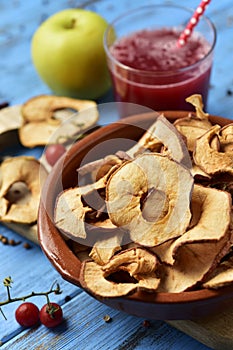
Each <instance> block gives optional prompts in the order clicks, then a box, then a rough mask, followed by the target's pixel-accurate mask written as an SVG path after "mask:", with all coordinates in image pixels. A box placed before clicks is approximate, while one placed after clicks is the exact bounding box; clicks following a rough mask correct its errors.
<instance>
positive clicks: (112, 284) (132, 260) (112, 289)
mask: <svg viewBox="0 0 233 350" xmlns="http://www.w3.org/2000/svg"><path fill="white" fill-rule="evenodd" d="M120 255H121V257H120V258H119V257H118V254H117V255H115V256H114V257H113V258H112V259H111V263H109V265H105V266H100V265H98V264H97V263H96V262H93V261H85V262H83V263H82V270H81V284H82V286H83V287H84V288H86V289H87V290H89V291H90V292H91V293H93V294H94V295H96V296H98V297H104V298H109V297H120V296H125V295H128V294H129V293H133V292H135V291H137V290H146V291H150V292H151V291H156V289H157V288H158V285H159V282H160V279H159V278H158V277H157V275H156V273H155V272H154V271H155V270H156V268H157V260H156V257H155V256H154V255H153V254H152V253H149V252H147V251H146V250H143V249H141V248H132V249H129V250H126V251H124V252H122V253H120ZM148 256H149V257H148ZM138 259H141V260H144V259H145V260H146V261H148V264H149V265H150V269H149V270H150V271H152V270H153V271H152V272H149V273H145V267H144V266H143V264H139V265H140V267H139V268H138V267H137V266H136V265H137V263H138ZM152 261H153V262H152ZM151 264H152V266H151ZM145 266H146V267H147V268H148V265H147V264H146V265H145ZM105 267H106V269H105ZM135 269H136V270H135ZM147 270H148V269H147ZM122 271H123V272H127V273H129V278H128V279H127V281H124V280H123V279H122V280H121V282H119V283H118V282H117V281H113V280H111V275H113V274H114V273H116V272H119V273H120V272H122ZM134 271H135V273H134ZM136 271H137V272H138V273H136ZM140 271H143V273H140ZM130 274H131V276H130Z"/></svg>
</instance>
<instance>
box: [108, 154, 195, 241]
mask: <svg viewBox="0 0 233 350" xmlns="http://www.w3.org/2000/svg"><path fill="white" fill-rule="evenodd" d="M192 188H193V177H192V176H191V174H190V172H189V170H188V169H187V168H186V167H184V166H182V165H181V164H179V163H177V162H175V161H173V160H171V159H169V158H168V157H166V156H163V155H161V154H156V153H148V154H142V155H140V156H138V157H137V158H135V159H134V160H132V161H128V162H125V163H124V164H123V165H122V166H120V167H119V168H118V169H117V170H116V171H115V172H114V173H113V174H112V175H111V176H110V179H109V181H108V183H107V186H106V201H107V210H108V215H109V218H110V220H111V221H112V222H113V224H114V225H116V226H118V227H120V228H122V229H125V230H128V231H129V233H130V237H131V239H132V241H134V242H136V243H139V244H141V245H145V246H150V247H152V246H155V245H157V244H161V243H163V242H165V241H167V240H169V239H171V238H174V237H177V236H180V235H182V234H183V233H184V232H185V230H186V228H187V227H188V225H189V222H190V218H191V213H190V199H191V193H192Z"/></svg>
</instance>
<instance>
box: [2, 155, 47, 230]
mask: <svg viewBox="0 0 233 350" xmlns="http://www.w3.org/2000/svg"><path fill="white" fill-rule="evenodd" d="M0 174H1V187H0V207H1V209H0V221H3V222H17V223H24V224H30V223H33V222H35V221H36V220H37V212H38V206H39V201H40V193H41V186H42V183H43V180H44V179H45V177H46V175H47V172H46V170H45V169H44V168H43V166H42V164H41V163H40V162H39V161H38V160H37V159H35V158H33V157H27V156H20V157H13V158H8V159H6V160H5V161H3V163H2V164H1V167H0Z"/></svg>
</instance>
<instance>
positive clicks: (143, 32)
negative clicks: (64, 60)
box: [104, 5, 216, 114]
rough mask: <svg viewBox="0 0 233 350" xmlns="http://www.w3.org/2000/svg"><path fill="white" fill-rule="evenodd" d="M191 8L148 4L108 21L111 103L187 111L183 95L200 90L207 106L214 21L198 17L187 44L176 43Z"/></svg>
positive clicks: (107, 43)
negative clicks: (111, 86)
mask: <svg viewBox="0 0 233 350" xmlns="http://www.w3.org/2000/svg"><path fill="white" fill-rule="evenodd" d="M193 12H194V10H193V9H188V8H185V7H182V6H177V5H150V6H144V7H141V8H137V9H135V10H133V11H131V12H128V13H127V14H125V15H122V16H120V17H119V18H117V19H116V20H114V21H113V22H112V23H111V24H110V25H109V27H108V29H107V31H106V33H105V36H104V47H105V51H106V56H107V61H108V66H109V70H110V74H111V77H112V82H113V90H114V96H115V101H117V102H130V103H132V104H138V105H142V106H146V107H149V108H151V109H153V110H156V111H161V110H189V109H192V106H191V105H190V104H188V103H187V102H185V98H186V97H188V96H190V95H192V94H201V95H202V97H203V102H204V104H205V106H206V104H207V96H208V90H209V83H210V75H211V68H212V62H213V50H214V46H215V42H216V30H215V27H214V25H213V23H212V22H211V21H210V20H209V19H208V18H207V17H205V16H202V17H201V19H200V20H199V22H198V25H197V26H196V27H195V30H194V31H193V32H192V35H191V36H190V37H189V39H188V41H187V43H186V44H185V45H184V46H183V47H180V48H179V47H178V46H177V40H178V38H179V35H180V33H181V32H182V31H183V30H184V28H185V26H186V24H187V22H188V21H189V20H190V18H191V17H192V14H193ZM126 105H127V104H126ZM125 113H126V114H127V111H125ZM128 114H130V111H128Z"/></svg>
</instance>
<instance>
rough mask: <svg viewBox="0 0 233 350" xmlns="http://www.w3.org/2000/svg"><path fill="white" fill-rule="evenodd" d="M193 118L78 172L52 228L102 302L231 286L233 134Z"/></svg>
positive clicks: (151, 132) (149, 133)
mask: <svg viewBox="0 0 233 350" xmlns="http://www.w3.org/2000/svg"><path fill="white" fill-rule="evenodd" d="M187 100H188V102H190V103H192V104H193V105H194V106H195V108H196V113H188V112H187V117H186V118H178V119H177V120H176V121H175V122H174V124H171V123H170V122H168V120H167V119H166V118H165V117H164V116H163V115H159V116H158V117H155V121H154V123H153V124H152V125H151V126H150V128H149V129H148V130H146V131H145V133H144V134H143V135H142V137H141V138H140V139H139V140H137V142H136V144H135V145H134V146H132V147H131V148H130V149H128V150H126V151H122V150H119V151H118V152H116V153H114V154H109V155H107V156H106V157H104V158H103V159H99V160H96V161H94V162H91V163H87V164H85V165H84V166H81V167H79V168H78V169H77V172H78V174H79V175H80V176H81V177H82V178H83V179H88V180H87V182H86V183H85V182H84V183H83V184H82V185H79V186H77V187H74V188H68V189H65V190H64V191H62V192H61V193H60V194H59V195H58V197H57V201H56V207H55V210H54V222H55V225H56V226H57V228H58V229H59V230H60V232H61V234H62V235H64V237H65V239H67V237H68V239H67V244H69V246H70V248H71V249H72V250H73V252H74V253H75V254H76V255H77V256H78V257H79V259H80V260H81V261H82V270H81V283H82V286H83V287H84V288H86V289H87V290H89V291H90V292H91V293H93V294H94V295H96V296H99V297H117V296H124V295H128V294H129V293H132V292H134V291H135V290H140V289H142V290H146V291H150V292H155V293H156V292H169V293H177V292H183V291H190V290H197V289H201V288H220V287H222V286H225V285H228V284H230V283H232V282H233V257H232V252H231V249H232V222H231V221H232V199H231V193H232V188H233V187H232V185H233V177H232V175H233V124H229V125H227V126H225V127H221V126H219V125H213V124H212V122H211V121H210V120H209V116H208V114H207V113H204V112H203V105H202V99H201V96H199V95H193V96H190V97H189V98H188V99H187Z"/></svg>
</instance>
